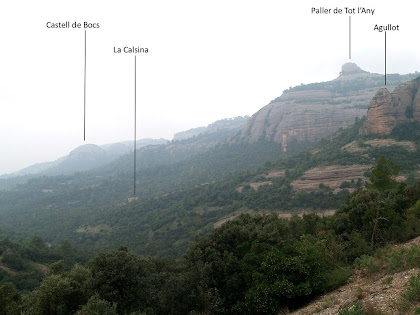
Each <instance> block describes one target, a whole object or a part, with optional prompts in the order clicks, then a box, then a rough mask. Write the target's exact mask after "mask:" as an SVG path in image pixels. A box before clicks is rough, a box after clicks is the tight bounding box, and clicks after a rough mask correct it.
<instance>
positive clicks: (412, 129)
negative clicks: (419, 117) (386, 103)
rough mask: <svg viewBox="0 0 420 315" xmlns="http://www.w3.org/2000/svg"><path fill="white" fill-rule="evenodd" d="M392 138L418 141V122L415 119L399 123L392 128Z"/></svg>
mask: <svg viewBox="0 0 420 315" xmlns="http://www.w3.org/2000/svg"><path fill="white" fill-rule="evenodd" d="M390 136H391V137H392V138H394V139H396V140H408V141H414V142H416V143H419V142H420V123H419V122H417V121H414V122H406V123H401V124H398V125H397V126H395V128H394V129H393V130H392V132H391V135H390Z"/></svg>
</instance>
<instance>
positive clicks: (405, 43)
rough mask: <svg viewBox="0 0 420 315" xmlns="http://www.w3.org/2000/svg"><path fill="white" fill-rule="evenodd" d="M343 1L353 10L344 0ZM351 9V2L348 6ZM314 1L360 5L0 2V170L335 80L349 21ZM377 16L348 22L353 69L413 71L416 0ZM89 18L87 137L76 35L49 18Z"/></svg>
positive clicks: (250, 109) (234, 111)
mask: <svg viewBox="0 0 420 315" xmlns="http://www.w3.org/2000/svg"><path fill="white" fill-rule="evenodd" d="M349 2H350V3H349ZM352 2H353V3H352ZM314 5H319V6H324V7H331V8H335V7H336V6H343V7H344V5H346V6H351V5H353V6H355V7H357V6H360V5H361V4H360V3H359V2H355V1H347V2H345V3H344V2H337V1H323V2H322V5H321V3H320V2H314V1H309V0H304V1H294V2H292V1H288V2H282V1H278V0H268V1H260V2H257V1H243V0H231V1H222V0H215V1H195V0H179V1H169V0H161V1H128V0H126V1H120V2H115V1H112V2H111V1H99V0H93V1H81V0H76V1H71V2H61V1H52V0H49V1H45V0H40V1H29V0H23V1H7V2H4V3H3V4H2V8H1V11H0V27H1V29H2V49H1V50H0V69H1V72H0V73H1V74H0V109H1V111H0V148H1V149H0V150H1V151H0V152H1V153H0V174H3V173H10V172H13V171H17V170H19V169H22V168H24V167H26V166H28V165H31V164H34V163H39V162H45V161H52V160H55V159H57V158H58V157H60V156H63V155H65V154H67V153H68V152H70V151H71V150H72V149H74V148H75V147H77V146H80V145H82V144H86V143H95V144H98V145H101V144H105V143H113V142H119V141H124V140H131V139H133V136H134V135H133V133H134V129H133V123H134V117H133V114H134V56H133V55H132V54H115V53H114V47H124V46H130V47H132V46H135V47H137V46H140V47H147V48H148V49H149V53H148V54H139V55H137V106H138V109H137V123H138V125H137V139H141V138H155V139H156V138H166V139H169V140H170V139H172V137H173V135H174V134H175V133H177V132H180V131H183V130H187V129H190V128H194V127H199V126H207V125H208V124H210V123H212V122H214V121H216V120H219V119H222V118H229V117H236V116H244V115H250V116H251V115H252V114H254V113H255V112H256V111H258V110H259V109H260V108H261V107H263V106H264V105H266V104H268V103H269V102H270V101H271V100H272V99H274V98H276V97H278V96H280V95H281V93H282V91H283V90H285V89H287V88H289V87H290V86H295V85H299V84H301V83H305V84H306V83H311V82H321V81H327V80H331V79H333V78H335V77H337V76H338V74H339V72H340V71H341V66H342V64H344V63H345V62H347V61H349V58H348V57H349V51H348V49H349V47H348V41H349V38H348V33H349V32H348V31H349V30H348V16H347V15H341V16H335V15H328V16H327V15H313V14H311V7H312V6H314ZM363 5H364V6H366V7H367V8H374V9H375V14H374V16H362V15H355V16H353V17H352V60H351V61H352V62H355V63H356V64H357V65H358V66H360V67H361V68H362V69H363V70H366V71H369V72H376V73H382V74H383V73H384V33H379V32H374V31H373V28H374V26H375V24H380V25H387V24H389V23H392V24H399V25H400V31H399V32H388V34H387V43H388V49H387V60H388V64H387V70H388V73H400V74H405V73H411V72H415V71H420V54H419V51H418V49H419V47H418V40H417V38H418V25H417V24H418V22H417V21H418V12H419V9H420V4H419V3H418V2H417V1H408V0H402V1H399V2H398V3H386V2H385V1H379V0H371V1H365V2H363ZM65 21H70V22H71V23H72V22H74V21H80V22H84V21H88V22H91V23H99V24H100V28H99V29H94V30H92V29H89V30H87V86H86V87H87V95H86V100H87V114H86V128H87V129H86V132H87V133H86V141H85V142H84V141H83V70H84V31H83V30H82V29H80V30H73V29H48V28H47V27H46V23H47V22H65Z"/></svg>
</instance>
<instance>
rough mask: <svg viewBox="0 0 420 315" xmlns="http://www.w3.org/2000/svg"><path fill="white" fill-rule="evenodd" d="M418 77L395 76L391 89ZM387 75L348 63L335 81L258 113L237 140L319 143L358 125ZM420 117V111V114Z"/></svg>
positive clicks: (289, 94) (287, 94) (293, 93)
mask: <svg viewBox="0 0 420 315" xmlns="http://www.w3.org/2000/svg"><path fill="white" fill-rule="evenodd" d="M414 77H415V75H404V76H401V75H392V76H389V78H388V79H387V83H388V86H393V87H395V86H397V85H398V84H401V83H402V82H404V81H407V80H411V79H414ZM383 84H384V76H383V75H380V74H372V73H369V72H366V71H363V70H361V69H360V68H359V67H358V66H357V65H355V64H352V63H347V64H345V65H344V66H343V68H342V71H341V73H340V76H339V77H338V78H337V79H335V80H332V81H328V82H323V83H313V84H308V85H301V86H297V87H294V88H291V89H289V90H286V91H284V92H283V95H282V96H280V97H279V98H277V99H275V100H274V101H272V102H271V103H270V104H268V105H267V106H265V107H263V108H262V109H261V110H260V111H258V112H257V113H255V114H254V115H253V116H252V117H251V118H250V119H249V121H248V122H247V124H246V125H245V126H244V127H243V128H242V130H241V133H240V135H239V136H238V137H237V138H235V139H234V141H244V142H256V141H260V140H266V141H275V142H277V143H281V144H282V145H283V149H284V150H286V148H287V145H288V143H290V142H291V141H293V140H296V141H297V142H315V141H317V140H319V139H321V138H322V137H325V136H328V135H330V134H332V133H334V132H335V131H337V130H338V129H339V128H340V127H347V126H349V125H351V124H352V123H354V119H355V118H356V117H359V118H360V117H362V116H365V115H366V112H367V110H368V107H369V106H368V104H369V102H370V100H371V99H372V97H373V96H374V95H375V93H376V91H377V90H378V88H381V87H382V86H383ZM416 114H417V115H420V111H419V112H416Z"/></svg>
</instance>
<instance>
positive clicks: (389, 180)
mask: <svg viewBox="0 0 420 315" xmlns="http://www.w3.org/2000/svg"><path fill="white" fill-rule="evenodd" d="M399 172H400V167H399V166H398V165H397V164H395V163H394V162H392V161H391V160H387V159H386V158H385V157H384V156H383V155H381V157H380V158H379V160H378V163H377V164H376V166H375V167H374V168H373V169H372V175H371V176H370V182H371V184H370V185H369V186H370V187H371V188H374V189H377V190H378V191H380V192H384V191H385V190H387V189H392V188H395V187H396V186H397V184H398V182H397V181H396V180H395V177H396V176H397V175H398V173H399Z"/></svg>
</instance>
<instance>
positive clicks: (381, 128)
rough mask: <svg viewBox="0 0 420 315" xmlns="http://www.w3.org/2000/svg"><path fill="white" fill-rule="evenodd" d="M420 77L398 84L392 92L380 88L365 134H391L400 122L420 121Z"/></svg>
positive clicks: (371, 103)
mask: <svg viewBox="0 0 420 315" xmlns="http://www.w3.org/2000/svg"><path fill="white" fill-rule="evenodd" d="M419 86H420V77H418V78H417V79H415V80H412V81H408V82H405V83H403V84H401V85H400V86H398V87H397V88H396V89H395V90H394V91H393V92H392V93H390V92H389V91H388V89H385V88H382V89H380V90H379V91H378V92H377V93H376V95H375V96H374V97H373V99H372V101H371V102H370V106H369V111H368V114H367V120H366V123H365V125H364V127H363V129H362V132H363V133H365V134H379V135H387V134H390V133H391V131H392V130H393V129H394V127H395V126H396V125H397V124H399V123H405V122H412V121H418V122H420V93H419Z"/></svg>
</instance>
